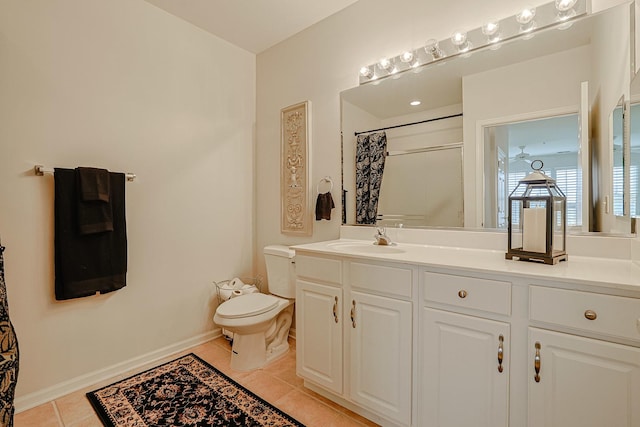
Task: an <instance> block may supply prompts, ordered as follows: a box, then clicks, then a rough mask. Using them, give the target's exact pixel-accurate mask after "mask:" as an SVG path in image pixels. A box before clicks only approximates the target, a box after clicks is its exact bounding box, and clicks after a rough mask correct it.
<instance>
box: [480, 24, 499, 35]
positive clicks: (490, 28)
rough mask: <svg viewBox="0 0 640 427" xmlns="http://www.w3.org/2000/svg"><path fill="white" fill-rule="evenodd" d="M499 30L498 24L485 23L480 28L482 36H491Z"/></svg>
mask: <svg viewBox="0 0 640 427" xmlns="http://www.w3.org/2000/svg"><path fill="white" fill-rule="evenodd" d="M499 29H500V24H498V23H497V22H487V23H486V24H484V25H483V26H482V34H484V35H485V36H492V35H494V34H495V33H497V32H498V30H499Z"/></svg>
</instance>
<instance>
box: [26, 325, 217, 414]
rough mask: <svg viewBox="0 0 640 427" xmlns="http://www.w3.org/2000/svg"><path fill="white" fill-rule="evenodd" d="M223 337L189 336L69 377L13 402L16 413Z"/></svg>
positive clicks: (215, 335) (207, 335)
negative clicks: (159, 347) (153, 349)
mask: <svg viewBox="0 0 640 427" xmlns="http://www.w3.org/2000/svg"><path fill="white" fill-rule="evenodd" d="M220 336H222V331H221V330H220V328H217V329H214V330H212V331H209V332H206V333H204V334H200V335H196V336H195V337H191V338H188V339H186V340H184V341H180V342H178V343H175V344H171V345H168V346H166V347H163V348H161V349H158V350H155V351H152V352H149V353H147V354H143V355H141V356H137V357H134V358H132V359H129V360H125V361H124V362H120V363H116V364H115V365H111V366H108V367H106V368H102V369H98V370H97V371H93V372H89V373H87V374H84V375H80V376H78V377H75V378H72V379H70V380H67V381H63V382H61V383H59V384H55V385H53V386H50V387H47V388H45V389H42V390H39V391H35V392H33V393H29V394H26V395H24V396H20V397H17V398H16V399H15V401H14V404H15V408H16V413H19V412H22V411H26V410H27V409H31V408H34V407H36V406H38V405H42V404H43V403H46V402H49V401H51V400H54V399H57V398H59V397H61V396H65V395H67V394H69V393H73V392H74V391H77V390H80V389H82V388H86V387H89V386H91V385H93V384H96V383H99V382H101V381H105V380H108V379H109V378H113V377H116V376H118V375H122V374H124V373H125V372H127V371H131V370H133V369H137V368H140V367H142V366H144V365H148V364H151V363H153V362H156V361H158V360H160V359H163V358H165V357H168V356H171V355H172V354H175V353H179V352H181V351H184V350H187V349H189V348H191V347H195V346H197V345H200V344H203V343H205V342H207V341H211V340H212V339H215V338H218V337H220Z"/></svg>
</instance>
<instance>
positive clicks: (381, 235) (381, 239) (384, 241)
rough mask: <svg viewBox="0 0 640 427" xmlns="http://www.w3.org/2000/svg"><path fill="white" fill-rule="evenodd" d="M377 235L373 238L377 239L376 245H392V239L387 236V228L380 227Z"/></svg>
mask: <svg viewBox="0 0 640 427" xmlns="http://www.w3.org/2000/svg"><path fill="white" fill-rule="evenodd" d="M376 230H377V233H376V234H375V235H374V236H373V237H375V238H376V244H377V245H381V246H386V245H390V244H391V238H390V237H389V236H387V234H386V233H387V230H386V228H385V227H378V228H377V229H376Z"/></svg>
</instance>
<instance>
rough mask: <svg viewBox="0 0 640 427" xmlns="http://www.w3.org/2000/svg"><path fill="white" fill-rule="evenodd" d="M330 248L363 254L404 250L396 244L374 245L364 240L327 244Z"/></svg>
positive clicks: (393, 252)
mask: <svg viewBox="0 0 640 427" xmlns="http://www.w3.org/2000/svg"><path fill="white" fill-rule="evenodd" d="M327 246H328V247H330V248H331V249H335V250H337V251H340V252H350V253H364V254H400V253H403V252H405V250H404V249H402V248H399V247H398V246H396V245H376V244H375V243H365V242H362V243H360V242H335V243H329V244H328V245H327Z"/></svg>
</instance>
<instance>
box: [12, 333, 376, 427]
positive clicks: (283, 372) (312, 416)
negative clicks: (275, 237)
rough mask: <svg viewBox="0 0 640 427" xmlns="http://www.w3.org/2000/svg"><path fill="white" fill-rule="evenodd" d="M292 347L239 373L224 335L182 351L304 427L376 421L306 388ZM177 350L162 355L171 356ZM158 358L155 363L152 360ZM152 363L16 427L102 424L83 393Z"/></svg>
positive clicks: (28, 416) (42, 409) (30, 414)
mask: <svg viewBox="0 0 640 427" xmlns="http://www.w3.org/2000/svg"><path fill="white" fill-rule="evenodd" d="M290 344H291V351H290V352H289V353H287V354H286V355H285V356H284V357H283V358H282V359H280V360H277V361H275V362H273V363H272V364H270V365H269V366H267V367H265V368H263V369H258V370H255V371H252V372H238V371H234V370H232V369H231V367H230V358H231V347H230V345H229V343H228V342H227V341H226V340H225V339H224V338H218V339H216V340H213V341H209V342H207V343H205V344H202V345H200V346H197V347H194V348H191V349H189V350H187V351H184V352H183V353H182V354H187V353H191V352H193V353H195V354H196V355H198V356H199V357H201V358H202V359H204V360H206V361H207V362H209V363H210V364H212V365H213V366H215V367H216V368H218V369H219V370H220V371H222V372H223V373H225V374H226V375H227V376H229V377H231V378H232V379H234V380H235V381H237V382H238V383H240V384H242V385H243V386H245V387H246V388H248V389H249V390H251V391H252V392H254V393H255V394H257V395H258V396H260V397H262V398H263V399H264V400H266V401H267V402H269V403H271V404H272V405H274V406H276V407H278V408H280V409H281V410H283V411H285V412H286V413H288V414H289V415H291V416H292V417H294V418H295V419H297V420H298V421H300V422H301V423H303V424H305V425H306V426H307V427H315V426H322V427H343V426H354V427H363V426H376V425H377V424H374V423H372V422H370V421H369V420H366V419H365V418H362V417H361V416H359V415H358V414H355V413H353V412H351V411H349V410H348V409H345V408H343V407H341V406H339V405H337V404H335V403H333V402H331V401H329V400H327V399H325V398H323V397H322V396H320V395H318V394H316V393H314V392H313V391H311V390H308V389H306V388H305V387H304V386H303V384H302V379H301V378H299V377H297V376H296V352H295V347H296V346H295V340H293V339H290ZM178 356H179V355H173V356H171V357H169V358H167V359H166V361H169V360H172V359H174V358H176V357H178ZM160 363H162V361H160V362H155V363H154V364H153V365H159V364H160ZM150 367H152V366H148V367H142V368H139V369H137V370H136V371H135V372H128V373H125V374H123V375H121V376H119V377H117V378H112V379H110V380H108V381H105V382H104V383H99V384H95V385H93V386H91V387H87V388H86V389H84V390H79V391H77V392H75V393H71V394H69V395H67V396H63V397H60V398H58V399H56V400H54V401H51V402H48V403H45V404H43V405H40V406H38V407H36V408H33V409H30V410H28V411H24V412H21V413H19V414H17V415H16V416H15V427H26V426H33V427H35V426H37V427H63V426H64V427H101V426H102V423H101V422H100V421H99V420H98V418H97V416H96V415H95V413H94V411H93V408H92V407H91V404H90V403H89V401H88V400H87V398H86V397H85V393H86V392H88V391H91V390H95V389H97V388H100V387H103V386H105V385H108V384H111V383H112V382H115V381H118V380H120V379H123V378H126V377H128V376H130V375H133V374H135V373H136V372H140V371H143V370H145V369H148V368H150Z"/></svg>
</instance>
